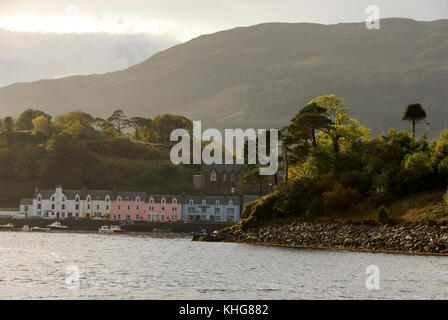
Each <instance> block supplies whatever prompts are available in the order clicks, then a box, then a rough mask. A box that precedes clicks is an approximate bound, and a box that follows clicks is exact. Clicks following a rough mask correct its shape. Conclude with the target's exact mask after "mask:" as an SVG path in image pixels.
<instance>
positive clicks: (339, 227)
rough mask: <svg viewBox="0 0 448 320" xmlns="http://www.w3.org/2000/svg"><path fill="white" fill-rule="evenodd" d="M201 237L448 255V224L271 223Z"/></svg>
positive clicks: (313, 246)
mask: <svg viewBox="0 0 448 320" xmlns="http://www.w3.org/2000/svg"><path fill="white" fill-rule="evenodd" d="M200 240H204V241H222V242H237V243H249V244H260V245H270V246H284V247H297V248H332V249H348V250H367V251H377V252H396V253H408V254H437V255H448V226H440V225H376V224H340V223H310V222H294V223H272V224H269V225H264V226H260V227H257V228H251V229H249V230H246V231H242V230H241V229H239V228H232V229H230V230H229V229H227V230H225V231H221V232H220V233H219V234H218V235H217V236H215V237H206V238H203V239H200Z"/></svg>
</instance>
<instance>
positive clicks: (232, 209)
mask: <svg viewBox="0 0 448 320" xmlns="http://www.w3.org/2000/svg"><path fill="white" fill-rule="evenodd" d="M227 213H228V214H234V213H235V209H234V208H227Z"/></svg>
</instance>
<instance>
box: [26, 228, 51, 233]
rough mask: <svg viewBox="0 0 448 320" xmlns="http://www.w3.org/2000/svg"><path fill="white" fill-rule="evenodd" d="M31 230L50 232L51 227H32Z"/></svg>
mask: <svg viewBox="0 0 448 320" xmlns="http://www.w3.org/2000/svg"><path fill="white" fill-rule="evenodd" d="M30 231H32V232H50V231H51V229H50V228H41V227H32V228H31V229H30Z"/></svg>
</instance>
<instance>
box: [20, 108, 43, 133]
mask: <svg viewBox="0 0 448 320" xmlns="http://www.w3.org/2000/svg"><path fill="white" fill-rule="evenodd" d="M39 116H44V117H45V118H47V119H48V120H51V116H50V115H48V114H46V113H45V112H43V111H40V110H35V109H27V110H25V111H24V112H23V113H22V114H21V115H20V116H19V117H18V118H17V121H16V124H15V125H16V128H17V130H32V129H33V128H34V125H33V119H36V118H37V117H39Z"/></svg>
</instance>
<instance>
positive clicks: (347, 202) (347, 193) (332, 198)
mask: <svg viewBox="0 0 448 320" xmlns="http://www.w3.org/2000/svg"><path fill="white" fill-rule="evenodd" d="M322 198H323V206H324V212H325V214H326V215H328V214H333V213H336V212H341V213H342V212H344V211H349V210H351V208H352V207H353V205H355V204H356V203H357V202H359V201H360V200H361V195H360V194H359V192H358V190H356V189H351V188H345V187H344V186H343V185H342V184H340V183H336V184H335V185H334V188H333V190H331V191H328V192H325V193H324V194H323V196H322Z"/></svg>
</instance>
